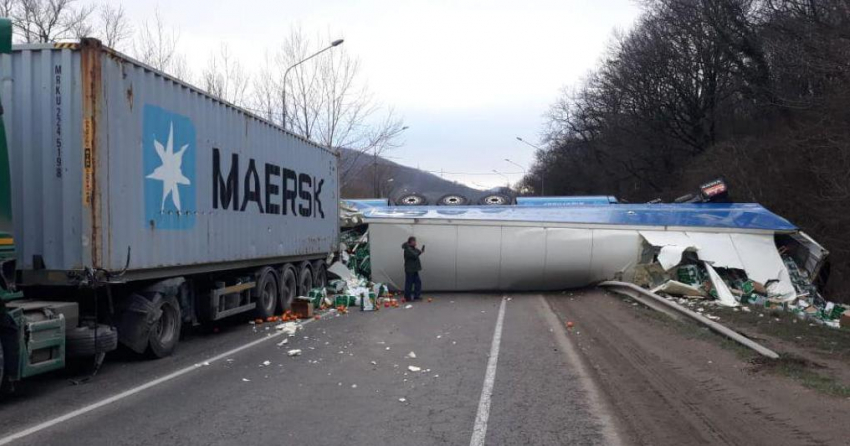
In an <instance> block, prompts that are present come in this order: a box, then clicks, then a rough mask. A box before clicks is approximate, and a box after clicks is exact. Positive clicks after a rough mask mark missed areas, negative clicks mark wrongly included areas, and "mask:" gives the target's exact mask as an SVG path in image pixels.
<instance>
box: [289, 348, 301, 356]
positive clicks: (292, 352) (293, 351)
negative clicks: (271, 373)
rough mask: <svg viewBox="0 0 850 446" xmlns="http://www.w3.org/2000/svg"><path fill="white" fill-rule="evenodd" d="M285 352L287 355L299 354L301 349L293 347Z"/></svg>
mask: <svg viewBox="0 0 850 446" xmlns="http://www.w3.org/2000/svg"><path fill="white" fill-rule="evenodd" d="M286 354H287V355H289V356H301V349H298V348H295V349H292V350H290V351H288V352H286Z"/></svg>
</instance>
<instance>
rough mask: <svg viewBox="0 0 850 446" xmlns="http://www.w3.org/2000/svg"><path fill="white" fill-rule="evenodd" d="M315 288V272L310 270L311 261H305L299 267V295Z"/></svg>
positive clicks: (306, 293) (303, 294) (304, 294)
mask: <svg viewBox="0 0 850 446" xmlns="http://www.w3.org/2000/svg"><path fill="white" fill-rule="evenodd" d="M312 289H313V272H312V271H310V262H303V263H302V264H301V266H300V267H299V268H298V295H299V296H306V295H308V294H310V290H312Z"/></svg>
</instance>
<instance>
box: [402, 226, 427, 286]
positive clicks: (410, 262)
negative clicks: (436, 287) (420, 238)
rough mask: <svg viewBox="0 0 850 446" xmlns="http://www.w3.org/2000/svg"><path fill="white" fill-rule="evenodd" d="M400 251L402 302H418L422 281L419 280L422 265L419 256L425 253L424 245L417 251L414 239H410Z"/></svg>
mask: <svg viewBox="0 0 850 446" xmlns="http://www.w3.org/2000/svg"><path fill="white" fill-rule="evenodd" d="M401 249H402V250H403V251H404V300H419V299H421V298H422V280H420V279H419V271H422V263H421V262H420V261H419V256H421V255H422V253H423V252H425V245H422V249H418V248H417V247H416V237H410V238H408V239H407V242H405V243H404V244H402V245H401ZM414 287H415V288H416V289H415V290H414Z"/></svg>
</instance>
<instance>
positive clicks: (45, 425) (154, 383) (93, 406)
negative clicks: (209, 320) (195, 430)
mask: <svg viewBox="0 0 850 446" xmlns="http://www.w3.org/2000/svg"><path fill="white" fill-rule="evenodd" d="M314 320H315V319H310V320H306V321H304V322H302V323H301V324H300V325H301V326H304V325H307V324H309V323H310V322H313V321H314ZM283 334H285V332H282V331H276V332H275V333H272V334H271V335H269V336H266V337H264V338H260V339H257V340H254V341H251V342H249V343H247V344H245V345H241V346H239V347H236V348H234V349H233V350H229V351H226V352H224V353H222V354H220V355H217V356H213V357H212V358H210V359H207V360H206V362H207V363H210V364H212V363H213V362H215V361H220V360H222V359H224V358H227V357H229V356H233V355H235V354H236V353H239V352H241V351H242V350H247V349H249V348H251V347H254V346H257V345H260V344H262V343H263V342H266V341H269V340H272V339H275V338H277V337H278V336H281V335H283ZM205 368H206V367H198V366H196V365H194V364H193V365H190V366H189V367H185V368H182V369H180V370H177V371H176V372H172V373H170V374H168V375H165V376H163V377H160V378H157V379H155V380H153V381H148V382H146V383H144V384H142V385H140V386H137V387H133V388H132V389H130V390H125V391H124V392H121V393H119V394H117V395H112V396H110V397H109V398H106V399H103V400H100V401H98V402H96V403H92V404H89V405H88V406H85V407H82V408H79V409H77V410H74V411H72V412H68V413H66V414H65V415H61V416H59V417H56V418H53V419H52V420H47V421H45V422H43V423H39V424H36V425H35V426H32V427H29V428H27V429H24V430H22V431H19V432H15V433H14V434H12V435H8V436H6V437H3V438H0V445H4V444H9V443H11V442H13V441H15V440H20V439H21V438H24V437H26V436H29V435H32V434H34V433H36V432H39V431H43V430H45V429H48V428H51V427H53V426H56V425H57V424H60V423H64V422H66V421H68V420H70V419H72V418H76V417H78V416H80V415H84V414H87V413H89V412H91V411H93V410H96V409H100V408H101V407H103V406H107V405H109V404H112V403H114V402H116V401H120V400H122V399H124V398H127V397H129V396H132V395H135V394H137V393H139V392H143V391H145V390H147V389H150V388H151V387H154V386H158V385H160V384H162V383H164V382H168V381H171V380H172V379H174V378H177V377H179V376H183V375H185V374H187V373H189V372H192V371H195V370H204V369H205Z"/></svg>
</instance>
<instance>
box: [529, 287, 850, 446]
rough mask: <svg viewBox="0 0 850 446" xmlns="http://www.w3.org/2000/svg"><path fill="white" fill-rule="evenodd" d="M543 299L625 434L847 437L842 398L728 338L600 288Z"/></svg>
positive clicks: (761, 440)
mask: <svg viewBox="0 0 850 446" xmlns="http://www.w3.org/2000/svg"><path fill="white" fill-rule="evenodd" d="M546 299H547V300H548V301H549V304H550V306H551V307H552V309H553V311H554V312H555V313H556V314H557V316H558V318H559V319H561V321H562V323H564V324H566V323H567V322H572V323H573V327H572V328H571V329H568V336H569V337H570V339H571V340H572V341H573V342H574V344H575V346H576V347H577V349H578V351H579V352H580V355H581V356H582V358H583V359H584V360H585V362H586V365H587V366H588V367H589V369H590V370H591V372H592V374H593V375H594V379H595V380H596V382H597V383H598V385H599V387H600V389H601V391H602V393H603V394H604V397H605V398H606V400H607V402H608V405H609V406H610V407H611V408H612V410H613V411H614V412H615V413H614V414H613V415H614V419H615V424H616V425H617V429H618V431H619V432H620V437H621V438H622V439H623V440H624V441H626V442H627V443H629V444H639V445H644V444H645V445H683V444H732V445H758V444H770V445H804V444H835V445H846V444H850V421H848V420H850V399H848V398H846V397H838V396H830V395H825V394H824V393H823V392H819V391H816V390H813V389H811V388H808V387H805V386H804V385H802V384H801V382H800V381H799V380H794V379H792V378H790V377H787V376H782V375H781V374H776V373H763V370H762V371H760V369H759V367H760V365H759V364H756V363H754V362H753V361H752V360H751V359H752V358H754V355H750V354H749V353H747V352H745V351H741V349H740V348H738V347H736V345H737V344H732V343H731V342H730V341H726V340H725V339H724V338H721V337H719V336H717V335H715V334H712V333H710V332H708V331H707V330H705V329H703V328H700V327H698V326H696V325H691V324H682V323H679V322H676V321H673V320H671V319H668V318H666V316H663V315H659V314H658V313H655V312H654V311H653V310H649V309H647V308H645V307H642V306H640V305H637V304H630V303H628V302H626V301H624V299H622V298H620V297H616V296H614V295H610V294H608V293H606V292H604V291H600V290H585V291H574V292H566V293H563V294H550V295H547V296H546ZM729 344H732V345H729Z"/></svg>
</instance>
